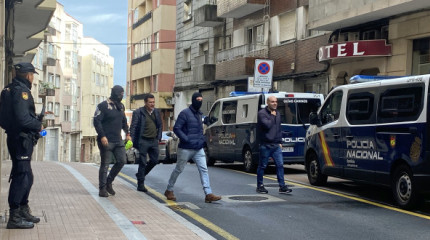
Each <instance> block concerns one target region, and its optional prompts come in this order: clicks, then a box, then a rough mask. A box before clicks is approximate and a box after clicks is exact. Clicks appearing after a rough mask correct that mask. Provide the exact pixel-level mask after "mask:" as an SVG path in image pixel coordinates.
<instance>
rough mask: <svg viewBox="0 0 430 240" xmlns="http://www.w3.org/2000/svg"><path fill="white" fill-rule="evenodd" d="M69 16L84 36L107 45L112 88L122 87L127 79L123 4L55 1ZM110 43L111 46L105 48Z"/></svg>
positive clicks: (116, 0) (96, 0)
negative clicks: (113, 60) (82, 30)
mask: <svg viewBox="0 0 430 240" xmlns="http://www.w3.org/2000/svg"><path fill="white" fill-rule="evenodd" d="M57 2H59V3H60V4H62V5H63V6H64V10H65V11H66V13H68V14H69V15H70V16H72V17H73V18H75V19H76V20H78V21H79V22H80V23H82V24H83V28H84V36H85V37H92V38H94V39H96V40H97V41H99V42H101V43H104V44H107V45H108V46H109V48H110V55H111V56H112V57H113V58H114V59H115V65H114V85H121V86H123V87H125V85H126V77H127V45H126V43H127V14H128V11H127V8H128V1H126V0H57ZM110 43H114V44H112V45H109V44H110Z"/></svg>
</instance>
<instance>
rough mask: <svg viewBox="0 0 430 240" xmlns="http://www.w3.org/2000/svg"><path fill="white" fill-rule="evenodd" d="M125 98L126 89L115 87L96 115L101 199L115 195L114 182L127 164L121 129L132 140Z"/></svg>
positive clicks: (100, 105)
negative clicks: (110, 165) (113, 161)
mask: <svg viewBox="0 0 430 240" xmlns="http://www.w3.org/2000/svg"><path fill="white" fill-rule="evenodd" d="M123 96H124V89H123V88H122V87H121V86H118V85H116V86H114V87H113V88H112V92H111V96H110V98H109V99H107V100H106V101H103V102H101V103H100V104H99V105H98V106H97V109H96V112H95V114H94V127H95V128H96V131H97V134H98V136H97V145H98V147H99V149H100V157H101V162H100V169H99V190H100V191H99V196H100V197H108V196H109V194H111V195H115V191H114V190H113V188H112V182H113V180H114V179H115V177H116V176H117V175H118V173H119V172H120V171H121V169H122V167H123V166H124V164H125V159H126V157H125V146H124V141H123V140H122V138H121V129H122V130H123V131H124V132H125V133H126V135H127V140H131V137H130V133H129V131H128V125H127V118H126V117H125V113H124V111H125V107H124V105H123V104H122V103H121V100H122V98H123ZM112 155H114V156H115V159H116V162H115V164H114V165H113V167H112V169H111V170H110V172H109V176H107V171H108V168H109V163H110V161H111V159H112ZM108 193H109V194H108Z"/></svg>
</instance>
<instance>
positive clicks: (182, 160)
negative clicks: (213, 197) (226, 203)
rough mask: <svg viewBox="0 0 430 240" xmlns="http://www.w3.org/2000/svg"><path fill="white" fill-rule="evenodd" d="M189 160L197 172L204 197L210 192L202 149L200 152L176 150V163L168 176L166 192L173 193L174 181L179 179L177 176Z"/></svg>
mask: <svg viewBox="0 0 430 240" xmlns="http://www.w3.org/2000/svg"><path fill="white" fill-rule="evenodd" d="M190 159H193V160H194V162H195V163H196V166H197V169H198V170H199V173H200V181H201V183H202V186H203V191H204V192H205V194H206V195H208V194H211V193H212V190H211V186H210V183H209V173H208V167H207V166H206V155H205V151H204V150H203V148H201V149H200V150H194V149H183V148H178V160H177V162H176V167H175V170H173V172H172V174H171V175H170V179H169V184H168V185H167V190H169V191H173V186H174V185H175V183H176V179H177V178H178V177H179V174H181V173H182V171H183V170H184V167H185V165H186V164H187V162H188V161H189V160H190Z"/></svg>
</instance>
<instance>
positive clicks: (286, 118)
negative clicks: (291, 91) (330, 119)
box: [277, 98, 321, 124]
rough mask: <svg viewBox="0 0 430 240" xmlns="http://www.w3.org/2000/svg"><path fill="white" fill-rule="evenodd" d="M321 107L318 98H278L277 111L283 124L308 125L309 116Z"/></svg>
mask: <svg viewBox="0 0 430 240" xmlns="http://www.w3.org/2000/svg"><path fill="white" fill-rule="evenodd" d="M319 106H321V100H320V99H318V98H279V99H278V108H277V109H278V111H279V112H280V113H281V121H282V123H284V124H303V123H309V114H310V113H311V112H316V111H317V110H318V107H319Z"/></svg>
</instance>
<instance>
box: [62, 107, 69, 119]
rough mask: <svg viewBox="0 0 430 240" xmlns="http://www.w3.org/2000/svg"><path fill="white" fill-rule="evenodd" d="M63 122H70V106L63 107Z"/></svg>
mask: <svg viewBox="0 0 430 240" xmlns="http://www.w3.org/2000/svg"><path fill="white" fill-rule="evenodd" d="M63 121H65V122H70V106H69V105H64V115H63Z"/></svg>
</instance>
